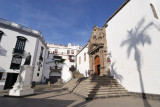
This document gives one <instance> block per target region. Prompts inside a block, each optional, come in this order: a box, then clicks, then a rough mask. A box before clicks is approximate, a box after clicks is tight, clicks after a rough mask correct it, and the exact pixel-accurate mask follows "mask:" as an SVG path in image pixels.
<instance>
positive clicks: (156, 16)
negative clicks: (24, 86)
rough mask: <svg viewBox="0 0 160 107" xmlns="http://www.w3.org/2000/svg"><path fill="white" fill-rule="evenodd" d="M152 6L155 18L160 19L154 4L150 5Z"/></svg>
mask: <svg viewBox="0 0 160 107" xmlns="http://www.w3.org/2000/svg"><path fill="white" fill-rule="evenodd" d="M150 6H151V9H152V12H153V15H154V17H155V18H157V19H158V15H157V13H156V10H155V8H154V6H153V4H150Z"/></svg>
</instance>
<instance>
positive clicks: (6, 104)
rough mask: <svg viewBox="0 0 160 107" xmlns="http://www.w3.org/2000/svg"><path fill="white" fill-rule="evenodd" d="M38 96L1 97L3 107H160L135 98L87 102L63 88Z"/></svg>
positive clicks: (38, 94) (158, 103) (158, 104)
mask: <svg viewBox="0 0 160 107" xmlns="http://www.w3.org/2000/svg"><path fill="white" fill-rule="evenodd" d="M35 94H36V95H34V96H28V97H24V98H12V97H2V96H0V106H1V107H12V106H16V107H160V102H159V101H154V100H143V99H140V98H135V97H118V98H108V99H96V100H91V101H85V100H84V99H82V98H80V97H78V96H76V95H74V94H72V93H69V92H67V91H64V90H63V89H61V88H46V89H41V90H36V92H35Z"/></svg>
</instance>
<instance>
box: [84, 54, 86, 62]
mask: <svg viewBox="0 0 160 107" xmlns="http://www.w3.org/2000/svg"><path fill="white" fill-rule="evenodd" d="M85 61H86V53H84V62H85Z"/></svg>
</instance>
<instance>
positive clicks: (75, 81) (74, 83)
mask: <svg viewBox="0 0 160 107" xmlns="http://www.w3.org/2000/svg"><path fill="white" fill-rule="evenodd" d="M79 83H80V78H73V79H72V80H70V81H69V82H67V83H66V84H65V85H63V89H65V90H68V91H69V92H73V90H74V89H75V88H76V87H77V85H78V84H79Z"/></svg>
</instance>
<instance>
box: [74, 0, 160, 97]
mask: <svg viewBox="0 0 160 107" xmlns="http://www.w3.org/2000/svg"><path fill="white" fill-rule="evenodd" d="M159 18H160V1H159V0H126V1H125V2H124V3H123V4H122V5H121V6H120V8H119V9H118V10H117V11H116V12H115V13H113V15H112V16H111V17H110V18H109V19H108V20H107V21H106V26H105V27H106V28H105V33H106V41H107V47H106V49H105V50H103V51H102V52H104V54H105V55H106V58H104V60H107V62H109V63H110V64H109V69H110V70H109V71H110V75H111V76H113V77H114V78H115V79H116V80H117V81H118V82H119V83H120V84H122V85H123V86H124V87H125V88H126V89H127V90H128V91H129V92H133V93H138V94H139V93H147V94H151V95H154V94H156V95H160V78H159V75H160V72H159V71H160V58H159V55H160V20H159ZM103 28H104V27H103ZM93 30H94V29H93ZM95 38H96V37H95ZM87 51H88V49H87V48H86V47H85V48H84V49H83V50H82V51H81V52H80V53H79V54H78V55H77V69H78V70H79V71H80V72H81V73H83V74H85V69H88V66H91V65H88V63H89V61H90V60H88V61H87V62H84V61H83V56H84V55H83V54H84V52H86V53H87ZM100 57H101V56H100ZM79 59H80V60H79ZM81 60H82V61H81ZM93 63H94V62H93ZM84 66H87V67H84ZM107 66H108V65H107Z"/></svg>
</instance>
